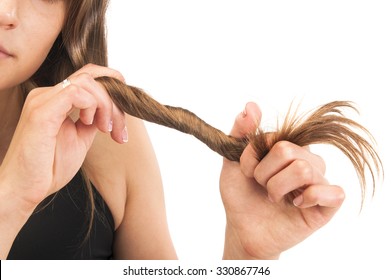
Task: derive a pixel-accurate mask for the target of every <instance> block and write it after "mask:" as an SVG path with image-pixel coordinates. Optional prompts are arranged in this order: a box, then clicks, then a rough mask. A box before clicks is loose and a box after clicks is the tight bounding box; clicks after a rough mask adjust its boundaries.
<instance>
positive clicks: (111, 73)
mask: <svg viewBox="0 0 392 280" xmlns="http://www.w3.org/2000/svg"><path fill="white" fill-rule="evenodd" d="M83 73H85V74H89V75H90V76H91V77H93V78H94V79H95V78H98V77H104V76H108V77H112V78H116V79H118V80H120V81H122V82H124V83H125V78H124V76H123V75H122V74H121V73H120V72H119V71H116V70H114V69H111V68H109V67H104V66H99V65H95V64H91V63H90V64H87V65H85V66H84V67H82V68H80V69H79V70H78V71H76V72H75V73H74V74H73V75H71V78H72V77H73V76H77V75H80V74H83Z"/></svg>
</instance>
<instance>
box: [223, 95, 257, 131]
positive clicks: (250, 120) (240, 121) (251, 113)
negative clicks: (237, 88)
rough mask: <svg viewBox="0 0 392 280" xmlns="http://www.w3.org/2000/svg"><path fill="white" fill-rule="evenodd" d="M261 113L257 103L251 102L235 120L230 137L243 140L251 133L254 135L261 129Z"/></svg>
mask: <svg viewBox="0 0 392 280" xmlns="http://www.w3.org/2000/svg"><path fill="white" fill-rule="evenodd" d="M260 120H261V111H260V108H259V107H258V106H257V104H256V103H253V102H249V103H247V104H246V106H245V109H244V111H243V112H242V113H240V114H239V115H238V116H237V118H236V119H235V123H234V126H233V128H232V130H231V132H230V135H231V136H233V137H236V138H243V137H245V136H247V135H248V134H249V133H253V132H255V131H256V129H257V128H258V127H259V124H260Z"/></svg>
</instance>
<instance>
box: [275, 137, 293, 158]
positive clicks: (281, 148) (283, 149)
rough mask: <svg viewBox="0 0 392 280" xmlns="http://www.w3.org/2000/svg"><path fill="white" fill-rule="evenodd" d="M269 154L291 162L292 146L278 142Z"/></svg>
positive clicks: (285, 142) (288, 143)
mask: <svg viewBox="0 0 392 280" xmlns="http://www.w3.org/2000/svg"><path fill="white" fill-rule="evenodd" d="M271 152H272V153H274V154H275V155H276V156H277V157H279V158H282V159H283V160H292V159H293V157H294V144H292V143H290V142H288V141H279V142H277V143H276V144H275V145H274V146H273V147H272V149H271Z"/></svg>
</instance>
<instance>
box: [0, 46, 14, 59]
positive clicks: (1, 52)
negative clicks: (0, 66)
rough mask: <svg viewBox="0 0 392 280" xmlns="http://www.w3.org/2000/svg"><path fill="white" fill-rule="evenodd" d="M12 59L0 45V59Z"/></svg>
mask: <svg viewBox="0 0 392 280" xmlns="http://www.w3.org/2000/svg"><path fill="white" fill-rule="evenodd" d="M2 57H3V58H5V57H12V54H11V53H10V52H9V51H8V50H7V49H6V48H5V47H3V46H2V45H0V58H2Z"/></svg>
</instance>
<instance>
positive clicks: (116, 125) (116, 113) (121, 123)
mask: <svg viewBox="0 0 392 280" xmlns="http://www.w3.org/2000/svg"><path fill="white" fill-rule="evenodd" d="M112 119H113V124H112V125H113V129H112V131H111V136H112V139H113V140H115V141H116V142H118V143H120V144H122V143H126V142H128V129H127V127H126V125H125V114H124V113H123V112H122V111H120V110H119V109H118V108H117V106H115V105H114V104H113V116H112Z"/></svg>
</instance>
